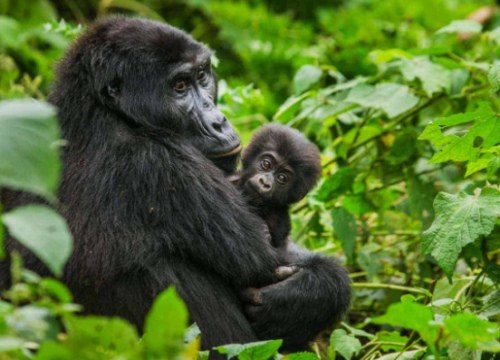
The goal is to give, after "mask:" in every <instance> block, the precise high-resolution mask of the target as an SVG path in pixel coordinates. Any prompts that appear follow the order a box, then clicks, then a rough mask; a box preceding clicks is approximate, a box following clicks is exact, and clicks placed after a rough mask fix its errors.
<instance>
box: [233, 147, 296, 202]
mask: <svg viewBox="0 0 500 360" xmlns="http://www.w3.org/2000/svg"><path fill="white" fill-rule="evenodd" d="M243 180H244V190H245V192H246V193H247V194H248V195H249V196H251V197H252V199H255V200H261V201H265V202H272V203H277V204H282V205H285V204H286V200H287V198H288V193H289V191H290V189H291V188H292V185H293V181H294V171H293V168H292V167H291V166H290V165H289V164H288V162H287V161H286V159H284V158H283V157H282V156H280V155H279V154H278V153H277V152H275V151H265V152H262V153H261V154H259V156H257V157H255V159H254V161H253V163H252V166H250V168H249V169H245V171H244V174H243Z"/></svg>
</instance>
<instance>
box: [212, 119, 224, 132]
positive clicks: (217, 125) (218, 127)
mask: <svg viewBox="0 0 500 360" xmlns="http://www.w3.org/2000/svg"><path fill="white" fill-rule="evenodd" d="M212 127H213V128H214V130H215V131H217V132H222V124H221V123H219V122H216V121H214V122H213V123H212Z"/></svg>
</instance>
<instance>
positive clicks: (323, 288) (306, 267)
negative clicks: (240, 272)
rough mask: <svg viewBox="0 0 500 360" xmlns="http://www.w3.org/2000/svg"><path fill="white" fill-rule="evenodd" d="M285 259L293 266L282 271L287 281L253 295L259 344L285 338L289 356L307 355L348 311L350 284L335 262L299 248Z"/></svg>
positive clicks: (250, 314) (290, 249)
mask: <svg viewBox="0 0 500 360" xmlns="http://www.w3.org/2000/svg"><path fill="white" fill-rule="evenodd" d="M285 258H286V259H284V261H286V263H287V264H288V266H286V267H280V268H279V269H278V272H277V275H278V277H281V278H286V279H285V280H283V281H281V282H279V283H277V284H273V285H269V286H266V287H263V288H261V289H258V290H254V291H250V292H248V291H247V292H246V294H247V295H250V294H251V296H247V301H248V302H249V304H248V305H247V307H246V310H247V315H248V317H249V319H250V321H251V324H252V328H253V329H254V331H255V333H256V334H257V336H258V337H259V339H261V340H267V339H283V346H282V350H283V351H301V350H306V349H307V348H308V343H309V342H310V341H312V340H314V338H315V337H316V336H317V335H318V334H319V333H320V332H321V331H323V330H325V329H327V328H328V327H330V326H332V325H333V324H334V323H335V322H337V321H338V320H340V319H341V318H342V316H343V315H344V314H345V313H346V312H347V309H348V307H349V303H350V299H351V287H350V280H349V277H348V274H347V271H346V270H345V269H344V268H343V267H342V266H341V265H339V264H338V263H337V262H336V261H335V260H334V259H332V258H329V257H326V256H323V255H320V254H314V253H312V252H310V251H307V250H305V249H302V248H300V247H298V246H296V245H295V244H293V243H290V244H289V245H288V249H287V252H286V253H285ZM280 273H281V274H280ZM291 273H293V274H292V275H291V276H289V275H290V274H291ZM287 276H289V277H287Z"/></svg>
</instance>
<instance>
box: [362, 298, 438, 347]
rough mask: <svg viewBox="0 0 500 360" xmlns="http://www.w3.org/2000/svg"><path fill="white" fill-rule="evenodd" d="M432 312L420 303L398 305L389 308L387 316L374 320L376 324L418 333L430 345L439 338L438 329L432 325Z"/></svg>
mask: <svg viewBox="0 0 500 360" xmlns="http://www.w3.org/2000/svg"><path fill="white" fill-rule="evenodd" d="M432 320H434V314H433V313H432V310H431V309H429V308H428V307H427V306H425V305H422V304H419V303H405V304H403V303H396V304H392V305H390V306H389V308H388V309H387V312H386V313H385V315H382V316H379V317H377V318H374V319H372V322H373V323H375V324H389V325H392V326H400V327H403V328H405V329H411V330H415V331H418V333H419V334H420V336H422V338H423V339H424V340H425V341H426V342H427V343H428V344H429V345H430V344H432V343H433V342H434V340H435V339H436V337H437V336H438V327H436V326H434V325H431V321H432Z"/></svg>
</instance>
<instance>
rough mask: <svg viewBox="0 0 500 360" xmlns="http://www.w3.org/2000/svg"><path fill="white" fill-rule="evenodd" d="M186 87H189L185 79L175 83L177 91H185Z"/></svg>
mask: <svg viewBox="0 0 500 360" xmlns="http://www.w3.org/2000/svg"><path fill="white" fill-rule="evenodd" d="M186 88H187V85H186V82H185V81H183V80H179V81H177V82H176V83H175V85H174V89H175V91H177V92H183V91H184V90H186Z"/></svg>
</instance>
